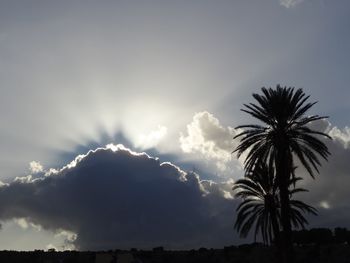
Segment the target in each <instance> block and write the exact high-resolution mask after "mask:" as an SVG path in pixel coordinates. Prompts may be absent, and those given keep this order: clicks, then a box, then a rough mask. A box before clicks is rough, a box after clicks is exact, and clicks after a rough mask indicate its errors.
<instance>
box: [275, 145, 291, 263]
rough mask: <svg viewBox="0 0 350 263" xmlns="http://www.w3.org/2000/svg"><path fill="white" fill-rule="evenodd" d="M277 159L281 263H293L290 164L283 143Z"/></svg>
mask: <svg viewBox="0 0 350 263" xmlns="http://www.w3.org/2000/svg"><path fill="white" fill-rule="evenodd" d="M279 148H280V149H279V151H278V157H277V158H278V159H277V164H276V173H277V183H278V187H279V190H280V202H281V225H282V233H281V235H280V247H281V250H282V251H281V252H282V262H283V263H291V262H293V246H292V227H291V223H290V199H289V180H290V171H291V169H290V167H289V166H290V162H289V159H288V153H287V149H286V146H285V143H283V142H282V143H281V144H280V145H279Z"/></svg>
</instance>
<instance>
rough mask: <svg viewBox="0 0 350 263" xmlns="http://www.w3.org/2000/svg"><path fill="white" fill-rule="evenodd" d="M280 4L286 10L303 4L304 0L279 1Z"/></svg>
mask: <svg viewBox="0 0 350 263" xmlns="http://www.w3.org/2000/svg"><path fill="white" fill-rule="evenodd" d="M279 1H280V4H281V5H282V6H284V7H286V8H291V7H294V6H296V5H297V4H300V3H302V2H304V0H279Z"/></svg>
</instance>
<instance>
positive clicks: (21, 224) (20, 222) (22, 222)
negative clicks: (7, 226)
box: [14, 218, 29, 229]
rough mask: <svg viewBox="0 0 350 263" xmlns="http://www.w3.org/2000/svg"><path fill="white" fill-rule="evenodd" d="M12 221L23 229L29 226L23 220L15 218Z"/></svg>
mask: <svg viewBox="0 0 350 263" xmlns="http://www.w3.org/2000/svg"><path fill="white" fill-rule="evenodd" d="M14 221H15V223H16V224H17V225H19V226H20V227H21V228H23V229H27V228H28V226H29V224H28V222H27V220H26V219H25V218H15V219H14Z"/></svg>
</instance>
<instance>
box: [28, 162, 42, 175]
mask: <svg viewBox="0 0 350 263" xmlns="http://www.w3.org/2000/svg"><path fill="white" fill-rule="evenodd" d="M29 170H30V172H31V173H33V174H37V173H41V172H43V170H44V168H43V166H42V165H41V164H40V163H39V162H36V161H32V162H30V163H29Z"/></svg>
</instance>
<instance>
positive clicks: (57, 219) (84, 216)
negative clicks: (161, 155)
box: [0, 145, 237, 250]
mask: <svg viewBox="0 0 350 263" xmlns="http://www.w3.org/2000/svg"><path fill="white" fill-rule="evenodd" d="M231 187H232V181H231V182H227V183H221V184H216V183H214V182H211V181H201V180H200V178H199V176H198V175H197V174H195V173H185V172H184V171H182V170H181V169H180V168H179V167H177V166H175V165H173V164H171V163H167V162H165V163H161V162H160V161H159V159H157V158H153V157H151V156H149V155H147V154H145V153H137V152H133V151H131V150H129V149H127V148H125V147H123V146H122V145H109V146H108V147H105V148H98V149H96V150H93V151H89V152H88V153H87V154H84V155H79V156H77V157H76V158H75V159H74V160H73V161H72V162H70V163H69V164H67V165H66V166H64V167H63V168H62V169H60V170H50V171H49V172H46V175H45V176H42V177H39V178H38V177H37V178H33V177H31V176H26V177H25V178H22V179H20V178H17V179H16V180H14V181H13V182H11V183H9V184H8V185H3V186H1V187H0V219H1V220H3V221H6V220H11V219H14V218H20V219H21V218H25V220H24V219H23V220H22V219H21V220H20V221H18V223H19V224H21V225H23V226H24V225H25V224H26V225H27V226H28V224H29V223H31V224H35V225H40V226H41V227H42V228H43V229H45V230H51V231H53V232H55V233H57V234H59V235H64V236H65V239H66V242H67V246H66V247H69V246H68V245H69V244H70V245H74V246H75V247H77V248H79V249H84V250H86V249H114V248H130V247H139V248H151V247H154V246H159V245H163V246H165V247H167V248H193V247H200V246H208V247H221V246H224V245H229V244H232V243H234V242H235V241H236V240H237V235H236V234H235V233H234V231H233V228H232V224H233V220H234V214H233V211H234V208H235V201H234V200H232V198H231V197H230V195H228V194H227V192H228V191H230V188H231ZM24 223H25V224H24Z"/></svg>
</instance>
